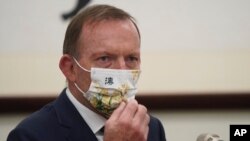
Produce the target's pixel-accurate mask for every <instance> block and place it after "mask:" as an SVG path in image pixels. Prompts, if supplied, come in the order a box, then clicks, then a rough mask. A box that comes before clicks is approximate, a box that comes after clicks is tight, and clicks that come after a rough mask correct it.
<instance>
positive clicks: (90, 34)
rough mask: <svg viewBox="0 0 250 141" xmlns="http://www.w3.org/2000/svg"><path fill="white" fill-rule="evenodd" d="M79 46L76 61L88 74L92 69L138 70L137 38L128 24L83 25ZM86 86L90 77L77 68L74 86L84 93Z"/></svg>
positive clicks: (102, 23)
mask: <svg viewBox="0 0 250 141" xmlns="http://www.w3.org/2000/svg"><path fill="white" fill-rule="evenodd" d="M79 46H80V49H79V52H80V57H79V60H78V61H79V63H80V64H81V66H83V67H84V68H86V69H88V70H90V69H91V68H92V67H96V68H110V69H140V63H141V60H140V38H139V35H138V32H137V30H136V28H135V26H134V25H133V23H132V22H131V21H129V20H126V21H124V20H123V21H119V20H112V21H108V20H107V21H102V22H100V23H98V24H94V25H93V24H92V25H84V27H83V31H82V33H81V36H80V39H79ZM90 82H91V80H90V73H88V72H85V71H83V70H81V69H80V68H79V67H78V70H77V79H76V83H77V84H79V86H80V87H81V88H82V90H84V91H85V92H86V91H87V90H88V88H89V85H90Z"/></svg>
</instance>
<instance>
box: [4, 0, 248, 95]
mask: <svg viewBox="0 0 250 141" xmlns="http://www.w3.org/2000/svg"><path fill="white" fill-rule="evenodd" d="M75 2H76V1H61V0H55V1H50V0H44V1H39V2H37V1H32V0H23V1H15V2H13V1H1V2H0V16H1V19H2V20H1V22H0V46H1V47H0V67H1V69H0V78H1V79H0V96H41V95H44V96H47V95H51V94H53V95H57V94H58V92H60V91H61V89H62V88H63V87H65V79H64V76H63V75H62V73H61V72H60V70H59V68H58V62H59V59H60V56H61V52H62V44H63V39H64V33H65V30H66V27H67V25H68V23H69V21H63V20H62V19H61V15H62V14H63V13H67V12H69V11H71V10H72V9H73V7H74V6H75ZM96 3H102V4H112V5H115V6H118V7H120V8H122V9H124V10H126V11H128V12H129V13H131V15H133V16H134V17H135V18H136V19H137V22H138V26H139V28H140V30H141V34H142V76H141V79H140V82H139V83H140V84H139V86H140V87H139V88H140V92H141V93H152V92H161V93H171V92H175V93H176V92H181V93H185V92H187V93H190V92H191V93H192V92H221V91H223V92H228V91H236V92H242V91H243V92H245V91H247V92H249V91H250V40H249V38H250V7H249V5H250V1H245V0H238V1H228V0H220V1H216V0H210V1H197V0H190V1H186V0H179V1H172V0H156V1H153V2H152V1H141V0H138V1H133V0H127V1H109V0H103V1H92V2H91V3H90V5H91V4H96Z"/></svg>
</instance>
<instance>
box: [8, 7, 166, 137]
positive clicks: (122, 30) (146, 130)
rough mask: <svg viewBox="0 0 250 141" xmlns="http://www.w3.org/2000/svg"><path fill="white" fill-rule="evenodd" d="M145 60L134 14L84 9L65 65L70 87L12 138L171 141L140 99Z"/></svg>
mask: <svg viewBox="0 0 250 141" xmlns="http://www.w3.org/2000/svg"><path fill="white" fill-rule="evenodd" d="M140 63H141V60H140V33H139V30H138V28H137V25H136V24H135V22H134V20H133V18H132V17H131V16H130V15H129V14H128V13H126V12H125V11H123V10H121V9H118V8H115V7H112V6H108V5H95V6H91V7H89V8H87V9H85V10H84V11H81V12H80V13H79V14H78V15H76V16H75V17H74V18H73V20H72V21H71V23H70V24H69V26H68V29H67V31H66V35H65V40H64V46H63V56H62V57H61V60H60V63H59V67H60V69H61V71H62V72H63V74H64V75H65V77H66V78H67V82H68V87H67V88H66V89H65V90H63V92H62V93H61V94H60V96H59V97H58V98H57V99H56V100H55V101H54V102H52V103H50V104H48V105H47V106H45V107H44V108H42V109H41V110H40V111H38V112H36V113H34V114H32V115H31V116H30V117H28V118H27V119H25V120H24V121H22V122H21V123H20V124H19V125H18V126H17V127H16V128H15V129H14V130H13V131H11V133H10V134H9V136H8V139H7V140H8V141H66V140H70V141H80V140H82V141H97V140H104V141H146V140H148V141H165V140H166V139H165V133H164V129H163V127H162V124H161V123H160V121H159V120H158V119H156V118H154V117H152V116H149V115H148V114H147V109H146V108H145V107H144V106H143V105H140V104H138V102H137V101H136V100H135V99H134V96H135V94H136V92H137V87H136V83H137V80H138V77H139V74H140Z"/></svg>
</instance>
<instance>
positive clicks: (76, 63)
mask: <svg viewBox="0 0 250 141" xmlns="http://www.w3.org/2000/svg"><path fill="white" fill-rule="evenodd" d="M73 59H74V61H75V62H76V64H77V66H78V67H80V68H81V69H83V70H84V71H86V72H91V71H90V70H87V69H85V68H84V67H82V66H81V65H80V64H79V63H78V61H77V60H76V58H75V57H73Z"/></svg>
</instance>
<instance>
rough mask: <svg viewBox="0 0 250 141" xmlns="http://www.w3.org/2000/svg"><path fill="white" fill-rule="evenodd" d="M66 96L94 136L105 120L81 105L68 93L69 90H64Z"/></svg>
mask: <svg viewBox="0 0 250 141" xmlns="http://www.w3.org/2000/svg"><path fill="white" fill-rule="evenodd" d="M66 94H67V96H68V98H69V100H70V101H71V102H72V104H73V105H74V106H75V107H76V109H77V111H78V112H79V113H80V115H81V116H82V118H83V119H84V120H85V121H86V123H87V124H88V125H89V127H90V129H91V130H92V131H93V132H94V133H95V134H96V133H97V132H98V131H99V130H100V129H101V128H102V127H103V126H104V124H105V122H106V120H107V119H105V118H104V117H103V116H101V115H99V114H97V113H95V112H93V111H92V110H90V109H89V108H87V107H86V106H84V105H83V104H81V103H80V102H79V101H78V100H77V99H76V98H75V97H74V96H73V95H72V93H71V92H70V90H69V88H67V89H66Z"/></svg>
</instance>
